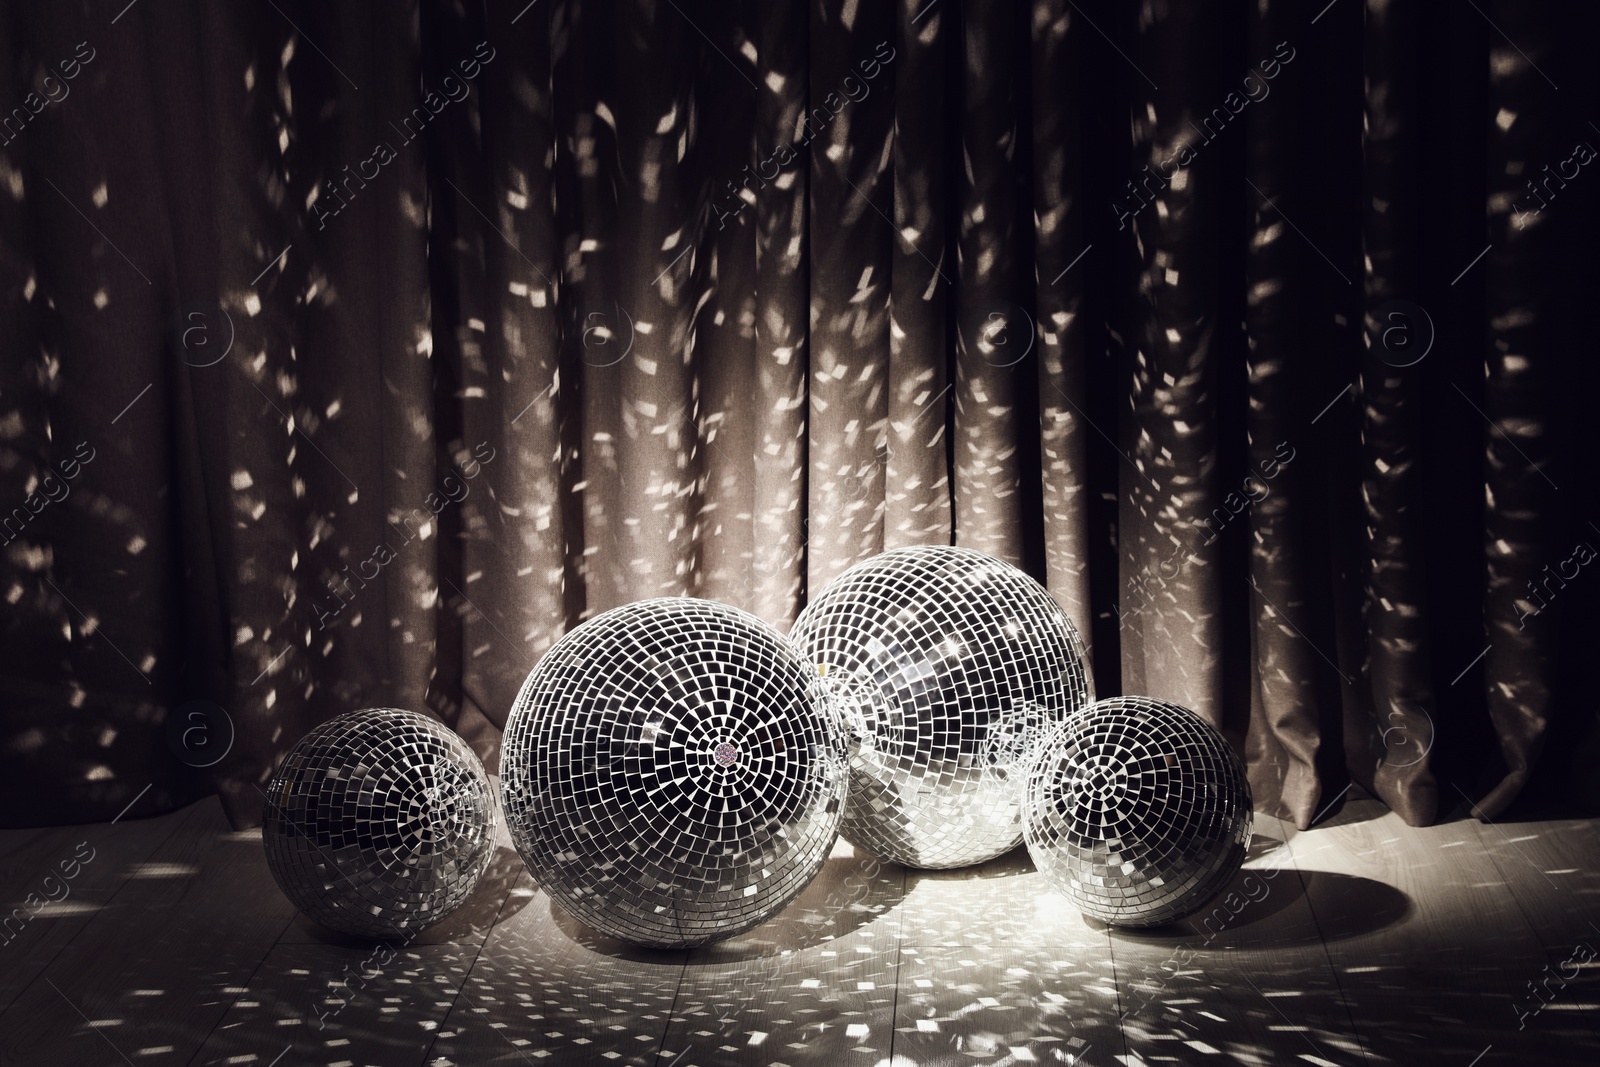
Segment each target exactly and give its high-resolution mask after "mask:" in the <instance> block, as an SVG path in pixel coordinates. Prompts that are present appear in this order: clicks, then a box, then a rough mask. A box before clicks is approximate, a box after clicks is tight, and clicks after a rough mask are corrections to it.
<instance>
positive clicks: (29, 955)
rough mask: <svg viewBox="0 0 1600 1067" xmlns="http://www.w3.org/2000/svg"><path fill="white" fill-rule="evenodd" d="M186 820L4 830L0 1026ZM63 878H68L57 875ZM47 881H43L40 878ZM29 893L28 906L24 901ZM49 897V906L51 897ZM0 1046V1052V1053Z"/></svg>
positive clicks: (0, 841)
mask: <svg viewBox="0 0 1600 1067" xmlns="http://www.w3.org/2000/svg"><path fill="white" fill-rule="evenodd" d="M187 816H188V812H187V811H183V812H172V813H170V814H167V815H163V816H161V817H159V818H155V819H129V820H124V821H121V822H118V823H116V824H114V825H112V824H100V825H94V826H56V827H50V828H48V829H42V830H8V831H5V835H4V838H0V847H3V848H4V849H5V851H4V852H0V901H3V902H4V905H5V910H4V913H3V914H0V923H3V924H4V925H3V933H0V1020H3V1019H4V1015H5V1012H6V1011H7V1009H9V1008H10V1007H11V1005H12V1004H13V1002H14V1001H15V1000H16V998H17V997H18V996H19V995H20V994H21V993H22V990H23V989H24V988H25V987H26V986H27V985H28V984H30V983H31V982H33V981H34V980H35V979H36V978H37V977H38V975H39V973H40V972H41V971H43V970H44V969H45V968H46V967H47V966H49V964H50V961H51V960H53V959H55V957H56V955H57V954H58V953H60V952H61V950H62V949H63V948H65V947H66V946H67V945H68V944H70V943H71V942H72V940H73V939H74V938H76V937H77V936H78V935H79V934H80V933H81V932H82V931H83V929H84V927H85V926H87V925H88V924H89V921H90V920H91V919H92V918H94V916H95V915H96V914H97V913H98V912H99V911H100V909H102V908H103V907H105V906H106V903H107V902H108V901H109V900H110V899H111V898H112V896H113V895H114V894H115V893H116V892H117V890H119V889H121V888H122V887H123V885H125V884H126V883H127V881H128V875H129V873H130V872H131V871H133V870H135V869H136V868H137V867H138V866H139V865H140V864H141V863H143V862H144V861H145V860H146V859H148V858H149V857H150V855H151V854H152V853H153V852H155V850H156V849H158V848H159V847H161V845H162V843H163V842H165V841H166V840H167V839H168V838H169V837H171V836H172V834H173V833H175V832H176V831H177V829H178V827H179V826H180V825H181V824H182V823H183V821H184V819H185V818H186V817H187ZM67 874H71V875H72V877H71V878H67V877H65V875H67ZM52 878H53V879H55V880H54V881H47V879H52ZM29 894H33V895H34V901H33V902H31V903H30V902H29V901H28V896H29ZM52 896H53V897H54V898H55V900H54V902H50V901H51V897H52ZM3 1044H4V1043H3V1042H0V1049H3Z"/></svg>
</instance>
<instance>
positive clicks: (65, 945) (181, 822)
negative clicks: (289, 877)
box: [0, 794, 221, 1022]
mask: <svg viewBox="0 0 1600 1067" xmlns="http://www.w3.org/2000/svg"><path fill="white" fill-rule="evenodd" d="M215 798H216V794H212V795H211V796H209V797H201V798H200V799H199V800H197V801H195V802H194V804H192V805H191V806H190V807H189V809H188V814H186V815H184V816H183V817H182V818H180V819H178V820H176V821H175V822H174V823H173V826H172V829H171V830H170V831H169V832H168V833H167V835H166V836H165V837H163V838H161V839H160V840H159V841H157V842H156V843H155V844H154V845H152V846H151V848H150V851H149V852H147V853H145V855H144V858H143V859H140V860H136V861H135V862H134V865H133V871H138V870H139V869H140V868H141V867H143V866H144V865H145V864H147V863H149V862H150V857H151V856H154V855H155V854H156V853H157V852H159V851H161V849H162V848H163V847H164V846H165V845H166V843H167V842H168V841H171V840H172V838H173V837H174V836H176V834H177V833H178V831H179V830H181V829H183V827H184V826H185V825H186V824H187V823H188V822H189V820H190V819H192V818H194V817H195V814H196V812H197V811H198V810H199V808H200V806H201V805H203V804H204V803H205V802H206V801H208V800H212V799H215ZM218 803H219V804H220V803H221V801H220V800H218ZM180 810H181V809H180ZM91 825H94V826H112V825H114V824H113V823H93V824H91ZM66 829H70V830H79V829H82V827H66ZM67 836H71V835H70V834H69V835H67ZM131 881H133V874H132V873H131V872H130V873H129V874H128V876H127V877H126V878H124V879H123V880H122V884H121V885H119V886H117V888H116V889H113V890H112V891H111V895H110V896H108V897H106V902H105V903H104V904H102V905H100V907H99V909H98V910H97V911H96V912H95V914H94V915H91V916H89V918H88V919H86V920H85V921H84V924H83V925H82V926H80V927H79V928H78V932H77V933H75V934H73V935H72V936H71V937H69V938H67V939H66V941H64V942H62V944H61V947H60V948H58V949H56V951H55V952H54V953H53V954H52V955H51V957H50V958H49V959H48V960H46V961H45V962H44V965H43V966H42V967H40V968H39V969H38V970H37V971H36V972H34V976H33V978H31V979H30V980H29V981H28V983H27V984H26V985H24V986H23V987H22V988H20V989H18V990H17V992H16V994H15V995H14V996H13V997H12V998H11V999H10V1000H9V1001H7V1002H6V1005H5V1007H3V1008H0V1022H3V1021H4V1019H5V1016H6V1015H7V1014H9V1013H10V1011H11V1009H12V1008H14V1007H16V1005H17V1001H19V1000H21V999H22V997H23V995H24V994H26V993H27V992H28V990H30V989H32V988H33V987H34V986H36V985H38V984H39V980H40V979H42V978H43V977H44V976H45V973H46V972H47V971H49V970H50V968H51V967H53V966H54V965H55V962H56V960H58V959H60V958H61V954H62V953H63V952H65V951H66V950H67V949H69V948H71V947H72V945H73V944H74V943H76V942H77V940H78V938H80V937H82V936H83V932H84V931H85V930H87V929H89V927H90V926H91V925H93V924H94V920H95V916H97V915H99V914H101V913H102V912H104V911H105V910H106V909H108V908H110V907H111V905H112V904H113V903H114V902H115V901H116V899H117V895H118V894H119V893H121V892H122V891H123V890H124V889H126V888H128V883H129V882H131Z"/></svg>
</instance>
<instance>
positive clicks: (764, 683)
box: [500, 598, 847, 948]
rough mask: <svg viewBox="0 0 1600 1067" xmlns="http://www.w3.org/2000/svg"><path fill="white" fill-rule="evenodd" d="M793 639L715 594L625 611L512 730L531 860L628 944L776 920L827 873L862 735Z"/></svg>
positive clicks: (524, 700)
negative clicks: (853, 734) (848, 737)
mask: <svg viewBox="0 0 1600 1067" xmlns="http://www.w3.org/2000/svg"><path fill="white" fill-rule="evenodd" d="M832 716H833V711H832V708H831V706H830V704H829V701H828V696H827V692H826V690H825V688H824V687H823V685H822V683H821V681H820V680H819V679H818V678H817V677H816V673H815V671H814V670H813V669H812V668H811V665H810V664H809V663H807V662H806V661H805V660H804V659H803V658H802V657H801V656H800V655H799V653H798V652H797V651H796V650H795V649H794V647H793V646H792V645H790V644H789V643H788V641H787V640H785V638H784V636H783V634H781V633H780V632H778V631H777V630H775V629H773V628H772V627H771V626H769V625H767V624H766V623H764V622H762V621H761V620H760V619H758V618H756V617H755V616H754V615H749V614H746V613H745V612H742V611H740V610H738V609H737V608H731V607H728V606H727V605H725V604H718V603H715V602H713V601H709V600H692V599H687V598H665V599H659V600H645V601H640V602H638V603H634V604H628V605H625V606H623V607H620V608H614V609H612V610H611V611H607V612H605V613H604V614H601V615H597V616H595V617H594V618H592V619H590V620H589V621H587V622H585V623H583V624H582V625H580V626H578V627H577V628H575V629H574V630H573V631H572V632H571V633H569V634H567V635H566V636H565V637H563V638H562V639H561V640H560V641H558V642H556V644H555V646H554V647H553V648H551V649H550V651H549V652H547V653H546V654H545V656H544V658H543V659H542V660H540V662H539V665H538V666H537V667H535V668H534V670H533V673H531V674H529V675H528V680H527V681H526V682H524V683H523V686H522V691H521V692H520V693H519V694H517V700H516V703H515V704H514V705H513V706H512V709H511V715H510V718H509V719H508V720H507V722H506V731H505V740H504V747H503V749H502V754H501V759H500V767H501V787H502V790H503V796H504V800H505V808H506V821H507V823H508V825H509V826H510V828H511V835H512V838H513V840H514V841H515V842H516V846H517V851H518V852H519V853H521V854H522V859H523V861H524V862H525V863H527V865H528V868H529V869H530V870H531V871H532V872H533V873H534V876H535V877H536V878H537V879H538V880H539V883H540V885H542V886H543V887H544V888H545V890H547V891H548V892H549V894H550V896H551V897H552V898H553V899H554V900H556V901H557V902H558V903H560V904H561V906H562V907H563V908H565V909H566V910H567V911H568V912H570V913H571V914H572V915H573V916H574V917H576V918H577V919H578V920H579V921H581V922H582V923H584V924H585V925H587V926H589V927H591V928H592V929H595V930H598V931H600V932H601V933H603V934H607V935H609V936H611V937H615V938H617V939H619V940H623V941H631V942H634V943H637V944H642V945H649V946H653V947H659V948H677V947H684V946H689V945H699V944H704V943H706V942H708V941H716V940H720V939H722V938H726V937H732V936H734V935H735V934H739V933H743V932H744V931H745V930H748V929H750V928H751V927H753V926H756V925H758V924H759V923H761V922H764V921H765V920H766V919H768V918H770V917H771V916H772V915H774V914H775V913H777V912H778V911H779V910H781V909H782V908H783V907H784V905H786V904H788V903H789V901H791V900H793V899H794V897H795V896H796V895H797V894H799V892H800V891H801V890H802V889H804V888H805V886H806V884H807V883H809V882H810V881H811V879H812V878H813V877H815V875H816V873H817V872H818V871H819V870H821V868H822V864H823V862H824V861H825V860H826V859H827V856H828V851H829V849H831V848H832V847H833V842H834V838H835V836H836V835H837V833H838V829H839V816H840V813H841V811H842V810H843V806H844V790H845V784H846V780H847V775H846V772H845V753H846V748H845V744H846V742H845V735H844V732H843V730H842V728H841V727H840V726H839V724H838V723H837V722H836V721H835V719H834V718H833V717H832Z"/></svg>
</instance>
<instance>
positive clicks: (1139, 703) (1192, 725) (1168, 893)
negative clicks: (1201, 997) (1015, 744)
mask: <svg viewBox="0 0 1600 1067" xmlns="http://www.w3.org/2000/svg"><path fill="white" fill-rule="evenodd" d="M1025 788H1026V795H1027V799H1026V802H1025V804H1024V808H1023V835H1024V837H1025V839H1026V840H1027V842H1028V854H1029V855H1030V856H1032V857H1033V863H1034V866H1035V867H1037V868H1039V870H1041V871H1043V872H1044V873H1045V876H1046V877H1047V878H1049V880H1050V881H1051V883H1052V884H1054V885H1055V887H1056V888H1057V889H1059V890H1060V891H1061V892H1063V893H1065V894H1066V895H1067V896H1068V897H1070V898H1071V899H1072V901H1073V903H1075V904H1076V905H1077V906H1078V907H1079V909H1080V910H1082V911H1083V913H1084V914H1085V915H1089V916H1092V917H1094V918H1096V919H1100V920H1101V921H1103V922H1107V923H1110V924H1112V925H1114V926H1160V925H1161V924H1163V923H1169V922H1173V921H1175V920H1178V919H1181V918H1183V917H1184V916H1185V915H1189V914H1192V913H1193V912H1195V911H1198V910H1199V909H1200V908H1201V907H1202V906H1203V905H1204V904H1205V903H1206V902H1207V901H1209V900H1210V899H1211V898H1212V897H1214V896H1215V895H1216V894H1217V893H1219V892H1221V891H1222V888H1223V887H1224V886H1226V885H1227V884H1228V881H1229V879H1231V878H1232V877H1233V875H1234V873H1235V872H1236V871H1238V869H1239V867H1240V865H1241V864H1242V863H1244V856H1245V850H1246V849H1247V848H1248V847H1249V845H1250V826H1251V807H1250V783H1249V781H1248V780H1247V779H1246V778H1245V771H1244V764H1243V763H1241V762H1240V761H1239V757H1238V756H1236V755H1234V752H1233V749H1232V748H1230V747H1229V745H1228V742H1227V741H1225V740H1224V739H1223V737H1222V735H1221V734H1220V733H1218V732H1217V731H1216V728H1215V727H1213V726H1212V725H1211V724H1210V723H1208V722H1206V721H1205V720H1204V719H1202V718H1200V716H1198V715H1196V714H1195V713H1194V712H1192V711H1189V710H1188V709H1187V708H1182V707H1179V706H1178V705H1176V704H1169V703H1167V702H1166V701H1164V700H1152V699H1150V698H1149V697H1114V698H1112V699H1110V700H1102V701H1100V702H1099V703H1098V704H1093V705H1090V707H1088V708H1087V709H1086V710H1085V711H1083V712H1082V713H1081V714H1079V715H1076V716H1074V717H1073V718H1072V719H1071V721H1069V722H1067V723H1066V724H1064V725H1062V726H1061V727H1059V728H1058V729H1057V731H1056V732H1055V733H1054V734H1053V735H1052V736H1051V737H1050V738H1048V739H1047V740H1046V741H1045V742H1044V743H1043V744H1041V745H1040V746H1039V747H1038V749H1037V750H1036V752H1035V754H1034V757H1033V760H1032V762H1031V765H1030V766H1029V768H1028V770H1027V773H1026V787H1025Z"/></svg>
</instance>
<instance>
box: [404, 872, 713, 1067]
mask: <svg viewBox="0 0 1600 1067" xmlns="http://www.w3.org/2000/svg"><path fill="white" fill-rule="evenodd" d="M684 958H685V953H683V952H654V951H650V950H646V949H635V948H631V947H629V946H625V945H622V944H619V943H618V942H615V941H612V940H609V939H607V938H602V937H599V936H598V935H596V934H594V933H592V932H590V931H588V930H586V929H584V928H583V927H581V926H579V925H578V924H577V923H575V922H574V921H573V920H572V919H571V918H570V917H569V916H567V915H566V914H565V913H564V912H561V911H559V910H558V909H555V908H554V907H553V905H552V904H551V902H550V898H549V896H548V895H546V894H545V893H544V892H543V891H541V890H538V889H536V888H535V887H534V885H533V881H532V878H531V877H529V876H527V875H526V874H524V876H523V877H522V878H521V879H520V880H519V881H518V883H517V885H516V887H515V888H513V889H512V891H511V895H510V898H509V899H508V900H507V903H506V909H505V911H504V913H503V914H502V915H501V918H500V921H499V922H498V923H497V924H496V925H495V927H494V929H493V930H491V931H490V932H489V936H488V939H487V941H486V942H485V943H484V946H483V951H482V952H481V953H480V954H479V956H478V958H477V961H476V962H475V963H474V965H473V967H472V970H471V973H470V974H469V975H468V976H467V980H466V982H465V984H464V985H463V987H462V988H461V990H460V992H459V995H458V997H457V998H456V1001H455V1003H454V1004H453V1005H452V1006H451V1007H450V1009H449V1012H448V1015H447V1016H446V1017H445V1018H444V1022H443V1024H442V1025H441V1026H440V1027H439V1030H438V1033H437V1035H436V1039H435V1041H434V1044H433V1047H432V1049H431V1050H430V1051H429V1052H428V1054H427V1063H428V1067H452V1065H458V1067H481V1065H486V1064H521V1065H523V1067H527V1065H528V1064H529V1063H544V1062H548V1063H552V1064H567V1063H601V1064H603V1063H612V1064H617V1065H619V1067H621V1065H636V1067H654V1065H655V1063H656V1054H657V1052H658V1051H659V1050H660V1048H661V1041H662V1036H663V1034H664V1033H665V1032H666V1027H667V1020H668V1018H669V1017H670V1015H671V1012H672V1005H673V1001H674V1000H675V998H676V996H677V992H678V983H679V981H680V979H681V978H682V976H683V962H684Z"/></svg>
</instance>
